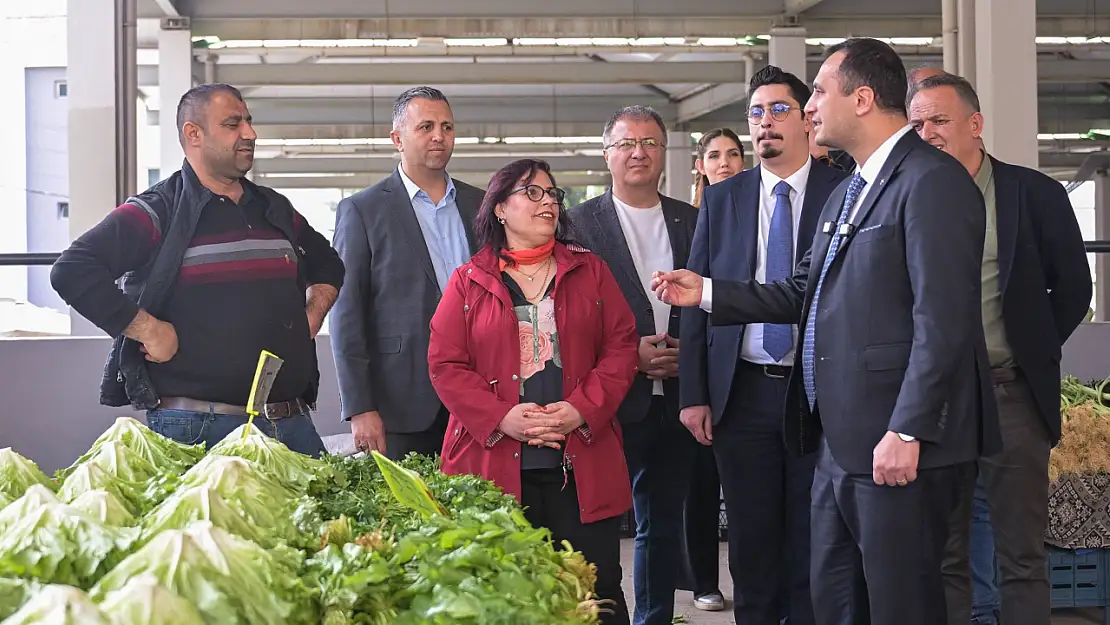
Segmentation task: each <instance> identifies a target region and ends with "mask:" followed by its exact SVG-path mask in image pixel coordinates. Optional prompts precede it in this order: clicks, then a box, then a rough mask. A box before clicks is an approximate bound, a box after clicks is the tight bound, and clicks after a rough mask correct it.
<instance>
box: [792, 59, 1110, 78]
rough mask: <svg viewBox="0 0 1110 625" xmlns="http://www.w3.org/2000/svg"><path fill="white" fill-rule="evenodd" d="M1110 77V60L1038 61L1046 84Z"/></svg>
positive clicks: (812, 68)
mask: <svg viewBox="0 0 1110 625" xmlns="http://www.w3.org/2000/svg"><path fill="white" fill-rule="evenodd" d="M902 62H903V64H905V65H906V67H914V66H917V65H925V64H934V63H937V64H939V63H940V62H942V57H941V55H933V54H921V55H902ZM807 66H808V67H807V71H808V72H809V75H810V76H816V75H817V72H818V71H819V70H820V69H821V62H820V61H810V62H809V63H807ZM1107 76H1110V59H1055V58H1039V59H1037V82H1038V84H1042V85H1043V84H1046V83H1087V82H1097V81H1099V80H1105V78H1106V77H1107Z"/></svg>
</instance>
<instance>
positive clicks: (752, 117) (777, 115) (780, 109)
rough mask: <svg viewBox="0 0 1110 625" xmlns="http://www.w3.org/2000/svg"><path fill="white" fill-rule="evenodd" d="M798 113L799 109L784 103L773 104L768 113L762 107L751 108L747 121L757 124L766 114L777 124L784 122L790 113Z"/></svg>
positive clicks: (765, 108)
mask: <svg viewBox="0 0 1110 625" xmlns="http://www.w3.org/2000/svg"><path fill="white" fill-rule="evenodd" d="M795 110H796V111H800V110H802V109H801V108H800V107H797V106H791V105H789V104H787V103H785V102H775V103H774V104H772V105H771V108H770V111H768V110H767V107H764V106H753V107H751V108H749V109H748V120H749V121H751V122H752V123H753V124H758V123H759V122H761V121H763V116H764V115H766V114H767V113H768V112H770V113H771V119H773V120H775V121H777V122H784V121H786V116H787V115H790V111H795Z"/></svg>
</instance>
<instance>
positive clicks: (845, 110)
mask: <svg viewBox="0 0 1110 625" xmlns="http://www.w3.org/2000/svg"><path fill="white" fill-rule="evenodd" d="M813 87H814V88H813V96H812V97H811V98H810V101H809V103H808V104H807V105H806V114H807V117H810V121H811V122H812V123H813V124H814V125H815V127H816V132H817V143H818V144H820V145H824V146H827V147H833V148H840V149H843V150H845V151H847V152H848V153H849V154H850V155H851V156H852V158H853V159H854V160H855V161H856V163H858V165H857V169H856V172H855V174H854V175H853V176H852V178H851V181H850V182H849V181H845V182H843V183H841V185H840V186H839V187H838V188H837V190H836V191H835V192H833V194H832V195H831V196H830V197H829V200H828V202H826V203H825V207H824V210H823V211H822V214H821V217H820V218H819V219H820V221H819V223H820V226H819V230H818V233H817V235H816V236H815V238H814V241H813V245H812V247H811V249H810V251H809V252H808V253H807V254H806V255H805V257H804V258H803V259H802V261H801V262H800V263H798V266H797V268H796V269H795V272H794V274H793V275H792V276H791V277H789V278H785V279H782V280H779V281H777V282H775V283H770V284H761V283H759V282H757V281H754V280H744V281H729V280H709V279H705V278H703V277H701V276H699V275H697V274H695V273H693V272H690V271H670V272H657V273H656V275H655V277H654V278H653V280H652V288H653V289H654V290H655V293H656V296H657V297H659V298H661V299H662V300H663V301H665V302H667V303H669V304H671V305H679V306H699V305H700V306H701V307H702V308H703V309H705V310H707V311H711V312H710V322H711V323H712V324H713V326H714V328H716V327H717V326H725V325H729V324H741V323H753V322H765V323H766V322H770V323H790V322H797V321H798V320H799V319H800V329H801V336H800V338H799V342H800V343H801V345H802V347H801V349H800V350H799V351H800V352H801V357H800V360H801V362H800V364H801V366H800V367H796V368H795V369H794V370H793V371H792V372H791V375H790V382H789V384H790V388H789V391H788V392H787V395H786V401H785V404H784V415H785V420H784V426H785V432H786V438H787V444H788V445H790V447H791V448H792V449H793V450H794V451H795V452H797V453H803V454H804V453H807V452H811V451H817V453H818V456H817V469H816V472H815V473H814V478H813V490H812V504H811V508H810V521H811V534H810V537H811V541H810V542H811V572H812V576H811V580H812V588H813V609H814V614H815V616H816V622H817V623H818V624H819V625H854V624H856V623H870V624H872V625H937V624H938V623H944V622H945V617H946V615H945V605H946V604H945V592H944V585H943V583H942V579H941V561H942V559H943V557H944V553H945V543H946V541H947V538H948V534H949V521H950V518H951V514H952V511H953V510H954V509H955V507H956V505H957V502H958V499H959V496H960V492H961V488H962V486H963V485H964V484H965V483H966V480H967V477H968V476H969V475H971V474H973V471H974V462H975V460H976V459H977V458H979V457H980V456H982V455H989V454H992V453H994V452H996V451H998V450H999V449H1001V442H1002V441H1001V437H1000V434H999V427H998V410H997V406H996V402H995V397H994V392H993V391H994V389H993V386H994V384H993V379H992V378H991V376H990V369H989V365H988V356H987V346H986V342H985V340H984V336H983V325H982V312H981V303H982V297H981V293H982V279H981V269H982V258H983V240H984V233H985V229H986V225H985V223H986V218H985V213H986V210H985V208H984V204H983V196H982V194H981V193H980V192H979V189H978V188H977V187H976V186H975V183H974V182H973V181H972V179H971V177H970V176H969V175H968V174H967V170H966V169H964V168H963V167H962V166H961V165H960V163H959V162H958V161H957V160H956V159H954V158H952V157H950V156H949V155H947V154H944V153H943V152H941V151H940V150H936V149H933V148H932V147H930V146H929V145H928V144H927V143H925V142H924V141H922V140H921V139H920V138H919V137H918V136H917V135H916V134H914V133H913V132H911V130H912V127H911V126H910V124H909V123H908V122H907V119H906V71H905V67H904V66H903V65H902V60H901V59H900V58H899V56H898V54H897V53H896V52H894V50H893V49H892V48H891V47H890V46H889V45H887V44H885V43H883V42H881V41H878V40H876V39H863V38H854V39H848V40H846V41H845V42H843V43H841V44H837V45H836V46H833V47H832V48H830V49H829V51H828V56H827V57H826V59H825V62H824V63H823V65H822V66H821V70H820V72H818V74H817V78H816V80H814V85H813Z"/></svg>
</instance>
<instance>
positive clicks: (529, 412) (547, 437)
mask: <svg viewBox="0 0 1110 625" xmlns="http://www.w3.org/2000/svg"><path fill="white" fill-rule="evenodd" d="M583 423H585V420H584V419H583V418H582V414H581V413H579V412H578V409H577V408H575V407H574V406H572V405H571V404H570V403H568V402H565V401H557V402H555V403H552V404H548V405H546V406H541V405H539V404H535V403H525V404H517V405H516V406H513V408H512V409H511V410H509V412H507V413H506V414H505V416H504V418H502V419H501V424H500V426H499V429H500V430H501V431H502V432H504V433H505V435H506V436H508V437H509V438H512V439H514V440H518V441H520V442H522V443H528V444H529V445H532V446H534V447H550V448H552V449H562V443H563V442H564V441H566V438H567V435H569V434H570V433H571V432H573V431H574V430H576V429H578V428H579V427H581V426H582V424H583Z"/></svg>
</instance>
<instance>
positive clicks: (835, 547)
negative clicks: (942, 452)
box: [811, 440, 974, 625]
mask: <svg viewBox="0 0 1110 625" xmlns="http://www.w3.org/2000/svg"><path fill="white" fill-rule="evenodd" d="M973 471H974V465H973V464H972V463H966V464H960V465H954V466H949V467H941V468H937V469H926V470H922V471H919V472H918V474H917V479H916V480H914V481H913V482H910V483H909V484H908V485H906V486H885V485H883V486H879V485H877V484H875V482H874V480H873V479H872V477H871V475H870V474H868V475H854V474H852V475H850V474H847V473H845V472H844V470H843V469H841V468H840V466H839V465H837V464H836V460H835V459H834V458H833V457H832V454H831V453H830V452H829V448H828V445H827V444H826V443H825V441H824V440H822V442H821V450H820V451H819V452H818V459H817V472H816V474H815V475H814V478H813V508H812V519H811V523H812V524H813V534H812V540H811V543H812V555H811V566H812V568H811V571H812V575H811V579H812V585H813V610H814V614H815V615H816V618H817V623H818V625H941V624H943V623H944V622H945V600H944V584H943V583H942V581H941V560H942V559H943V557H944V549H945V542H946V541H947V537H948V524H949V519H950V518H951V515H952V513H953V511H954V510H955V507H956V505H957V502H958V500H959V496H960V491H961V488H962V484H963V482H964V480H966V478H967V476H968V474H969V473H971V472H973Z"/></svg>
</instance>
